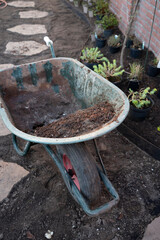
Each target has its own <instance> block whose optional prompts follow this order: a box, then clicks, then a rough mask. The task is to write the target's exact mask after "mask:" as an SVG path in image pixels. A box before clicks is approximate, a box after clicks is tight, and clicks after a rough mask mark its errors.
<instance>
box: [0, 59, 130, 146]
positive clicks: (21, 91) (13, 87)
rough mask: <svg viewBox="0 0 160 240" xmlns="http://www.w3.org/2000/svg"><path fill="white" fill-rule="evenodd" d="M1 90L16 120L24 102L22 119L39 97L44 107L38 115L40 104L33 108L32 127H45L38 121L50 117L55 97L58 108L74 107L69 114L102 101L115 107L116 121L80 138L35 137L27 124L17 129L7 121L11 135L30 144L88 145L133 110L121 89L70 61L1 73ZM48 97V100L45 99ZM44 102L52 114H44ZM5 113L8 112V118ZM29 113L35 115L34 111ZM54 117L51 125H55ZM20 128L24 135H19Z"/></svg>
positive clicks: (16, 126)
mask: <svg viewBox="0 0 160 240" xmlns="http://www.w3.org/2000/svg"><path fill="white" fill-rule="evenodd" d="M0 89H1V99H3V100H4V102H5V104H6V105H7V108H8V109H9V113H10V115H11V116H12V118H13V119H14V117H13V116H14V113H15V111H16V110H17V109H18V108H19V105H20V104H19V102H21V108H19V109H18V110H17V113H18V115H19V116H20V115H21V110H22V109H23V111H24V110H27V107H28V106H27V105H26V104H27V103H28V101H29V100H30V101H31V99H32V100H34V96H39V98H38V103H39V106H40V107H39V108H38V111H36V108H37V106H38V105H37V100H36V101H35V104H32V105H31V106H32V108H33V111H32V113H33V115H32V116H30V117H28V118H29V119H30V120H29V121H28V125H29V124H30V122H32V124H31V125H32V127H33V125H34V124H41V123H40V122H37V119H38V121H39V118H40V117H39V116H44V115H45V114H46V113H47V112H48V115H50V112H51V106H50V105H51V104H50V102H48V101H49V100H47V99H50V98H52V97H53V99H51V100H54V99H56V100H55V103H56V104H58V103H59V102H62V105H65V104H66V106H67V102H69V103H70V104H68V105H70V107H71V108H70V109H71V110H69V112H68V113H66V114H69V113H71V112H73V111H76V110H78V109H79V108H86V107H90V106H92V105H94V104H97V103H99V102H102V101H108V102H109V103H111V105H112V106H113V107H114V110H115V117H114V118H113V119H112V121H110V122H108V123H106V124H104V125H103V126H102V128H101V129H98V130H96V131H92V132H91V133H89V134H84V135H81V136H79V137H73V138H67V139H63V138H62V139H54V138H53V139H50V138H40V137H35V136H32V135H30V134H25V133H24V132H23V129H21V127H22V125H23V124H21V126H20V125H19V122H18V124H17V125H16V124H15V128H14V129H13V125H12V124H11V123H10V122H9V121H7V122H8V124H7V127H8V128H10V129H9V130H10V131H12V132H13V131H14V134H16V135H20V137H22V135H23V138H24V139H27V140H29V139H30V138H31V139H32V141H33V142H39V141H40V142H41V143H44V142H47V143H50V144H62V143H63V144H64V143H74V142H79V141H86V140H89V139H92V138H95V137H98V136H101V135H103V134H105V133H107V132H109V131H111V130H112V129H114V128H115V127H117V126H118V125H119V124H120V123H121V122H122V121H123V120H124V118H125V117H126V115H127V113H128V110H129V102H128V99H127V97H126V96H125V94H124V93H123V92H122V91H121V90H120V89H118V88H117V87H116V86H115V85H113V84H112V83H110V82H109V81H107V80H105V79H104V78H102V77H101V76H99V75H98V74H96V73H94V72H93V71H91V70H90V69H88V68H87V67H85V66H84V65H83V64H81V63H80V62H78V61H77V60H74V59H70V58H55V59H49V60H44V61H40V62H37V63H31V64H26V65H21V66H17V67H14V68H11V69H9V70H4V71H2V72H0ZM44 93H45V94H44ZM46 93H47V94H46ZM51 95H52V97H51ZM26 96H27V97H26ZM45 96H47V97H46V98H45ZM14 97H15V99H14ZM55 97H56V98H55ZM43 99H45V100H46V103H47V102H48V103H49V104H48V106H49V108H48V109H49V110H48V109H47V108H46V112H43V111H44V109H45V107H46V105H45V103H44V102H43ZM33 102H34V101H33ZM41 103H42V104H41ZM56 104H55V105H56ZM34 107H35V109H34ZM67 107H68V106H67ZM66 109H67V108H66ZM0 110H1V111H0V112H1V115H3V116H2V118H3V119H4V118H5V119H6V118H7V117H8V116H7V112H6V111H5V110H4V108H3V107H1V109H0ZM41 110H42V114H40V115H37V112H38V113H40V111H41ZM65 111H66V110H65ZM2 112H3V113H4V112H5V114H3V113H2ZM28 112H29V115H31V114H30V111H28ZM34 112H35V115H34ZM22 114H23V113H22ZM62 114H63V113H62ZM29 115H28V116H29ZM52 117H53V116H51V118H50V119H49V120H48V122H49V121H51V119H52ZM26 119H27V118H26ZM4 121H5V120H4ZM43 122H44V119H43ZM14 123H15V121H14ZM19 128H20V130H22V131H19V130H18V129H19ZM24 135H25V136H24ZM31 139H30V140H31Z"/></svg>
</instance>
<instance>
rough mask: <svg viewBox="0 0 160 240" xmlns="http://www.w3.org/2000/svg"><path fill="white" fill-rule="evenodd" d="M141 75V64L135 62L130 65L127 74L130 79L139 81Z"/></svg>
mask: <svg viewBox="0 0 160 240" xmlns="http://www.w3.org/2000/svg"><path fill="white" fill-rule="evenodd" d="M142 74H143V67H142V66H141V64H139V63H136V62H134V63H132V64H130V74H129V78H130V79H137V80H141V79H142Z"/></svg>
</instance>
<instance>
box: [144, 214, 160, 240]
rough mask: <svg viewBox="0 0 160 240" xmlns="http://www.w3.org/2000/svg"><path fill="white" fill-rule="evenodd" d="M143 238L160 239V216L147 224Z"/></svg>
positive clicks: (146, 239) (147, 239)
mask: <svg viewBox="0 0 160 240" xmlns="http://www.w3.org/2000/svg"><path fill="white" fill-rule="evenodd" d="M142 240H160V217H158V218H155V219H154V220H153V221H152V222H151V223H150V224H149V225H148V226H147V229H146V231H145V234H144V237H143V239H142Z"/></svg>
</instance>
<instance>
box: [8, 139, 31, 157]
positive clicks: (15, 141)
mask: <svg viewBox="0 0 160 240" xmlns="http://www.w3.org/2000/svg"><path fill="white" fill-rule="evenodd" d="M12 141H13V146H14V149H15V150H16V152H17V153H18V154H19V155H20V156H25V155H26V154H27V153H28V151H29V149H30V147H31V145H33V144H32V143H31V142H27V143H26V145H25V147H24V149H23V151H22V150H21V149H20V148H19V147H18V143H17V136H16V135H14V134H12Z"/></svg>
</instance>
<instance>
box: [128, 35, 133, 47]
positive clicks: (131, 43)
mask: <svg viewBox="0 0 160 240" xmlns="http://www.w3.org/2000/svg"><path fill="white" fill-rule="evenodd" d="M134 38H135V37H134V35H129V36H128V39H127V42H126V48H130V46H132V45H133V41H134Z"/></svg>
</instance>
